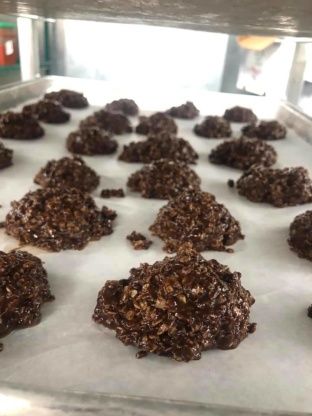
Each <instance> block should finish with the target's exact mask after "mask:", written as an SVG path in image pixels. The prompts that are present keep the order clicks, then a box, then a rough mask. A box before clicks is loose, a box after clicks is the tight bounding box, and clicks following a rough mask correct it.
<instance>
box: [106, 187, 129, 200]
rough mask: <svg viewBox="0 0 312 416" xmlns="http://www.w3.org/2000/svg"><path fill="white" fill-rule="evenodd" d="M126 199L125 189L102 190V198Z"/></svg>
mask: <svg viewBox="0 0 312 416" xmlns="http://www.w3.org/2000/svg"><path fill="white" fill-rule="evenodd" d="M112 197H115V198H124V197H125V193H124V190H123V189H121V188H120V189H102V190H101V198H112Z"/></svg>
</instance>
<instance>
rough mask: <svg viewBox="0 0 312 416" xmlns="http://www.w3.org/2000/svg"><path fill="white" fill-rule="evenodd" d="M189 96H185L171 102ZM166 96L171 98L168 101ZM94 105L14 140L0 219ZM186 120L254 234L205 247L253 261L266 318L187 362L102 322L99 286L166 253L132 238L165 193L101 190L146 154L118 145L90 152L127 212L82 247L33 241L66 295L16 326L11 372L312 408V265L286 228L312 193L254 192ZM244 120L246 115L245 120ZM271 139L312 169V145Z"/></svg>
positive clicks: (235, 264) (120, 182)
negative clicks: (127, 339)
mask: <svg viewBox="0 0 312 416" xmlns="http://www.w3.org/2000/svg"><path fill="white" fill-rule="evenodd" d="M122 95H124V94H120V91H118V92H116V91H115V93H114V92H113V93H111V95H110V96H109V95H108V94H106V95H105V94H104V95H103V96H102V102H103V105H104V104H105V103H106V102H107V101H109V100H110V99H111V98H113V97H114V98H120V96H122ZM224 97H225V96H222V95H220V97H219V99H218V100H217V102H216V101H215V102H209V106H208V107H209V108H210V113H211V114H213V113H214V112H215V113H220V114H222V112H220V111H221V110H220V109H223V110H224V109H225V108H227V107H228V106H229V101H226V99H225V98H224ZM131 98H132V97H131ZM133 98H136V97H135V96H133ZM186 98H188V97H186ZM244 100H245V101H246V99H245V97H243V98H242V97H238V96H236V97H234V96H233V98H232V103H231V104H234V101H235V102H236V103H245V101H244ZM179 103H180V97H179V98H177V100H176V101H175V102H171V103H170V105H172V104H179ZM195 103H196V100H195ZM253 103H254V109H255V111H256V112H258V114H259V113H260V114H265V113H266V112H268V105H267V104H265V103H266V102H265V101H261V100H259V102H258V101H257V100H254V101H253ZM257 103H258V104H257ZM166 104H167V103H166ZM166 104H164V106H163V109H165V108H167V107H168V105H166ZM168 104H169V103H168ZM208 107H207V108H208ZM146 108H148V107H146ZM149 109H150V108H149ZM155 109H156V106H155ZM93 111H94V108H89V109H88V110H76V111H74V110H73V111H71V113H72V121H71V122H70V123H69V124H67V125H65V126H47V125H45V126H44V127H45V129H46V136H45V138H43V139H41V140H38V141H31V142H17V141H13V140H6V141H5V143H6V145H7V146H8V147H10V148H13V149H14V152H15V153H14V165H13V166H12V167H10V168H8V169H5V170H2V171H1V172H0V189H1V193H0V203H1V204H2V205H3V207H2V208H1V209H0V220H3V219H4V217H5V214H6V213H7V211H8V210H9V203H10V201H11V200H13V199H19V198H21V197H22V196H23V195H24V194H25V193H26V192H27V191H28V190H29V189H35V188H36V186H35V185H34V184H33V183H32V179H33V177H34V175H35V173H36V172H37V171H38V169H39V168H40V167H41V166H42V165H44V164H45V163H46V161H47V160H49V159H52V158H59V157H62V156H64V155H66V154H67V151H66V149H65V138H66V136H67V134H68V133H69V132H70V131H71V130H73V129H75V128H76V126H77V125H78V122H79V120H80V119H82V118H83V117H85V116H86V115H88V114H89V113H91V112H93ZM206 114H208V111H207V113H206ZM273 116H274V115H273V114H272V117H273ZM136 122H137V120H135V119H133V123H136ZM178 123H179V135H180V136H181V137H185V138H187V139H188V140H189V141H190V142H191V144H192V145H193V146H194V148H195V149H196V150H197V151H198V152H199V154H200V161H199V162H198V164H197V165H196V166H195V167H194V169H195V170H196V171H197V173H198V174H199V175H200V177H201V179H202V189H203V190H206V191H209V192H212V193H214V194H215V195H216V197H217V199H218V201H220V202H222V203H224V204H225V205H226V206H227V207H228V208H229V210H230V211H231V213H232V214H233V215H234V216H235V217H236V218H237V219H238V220H239V221H240V222H241V226H242V230H243V232H244V234H245V235H246V239H245V240H244V241H240V242H238V243H237V244H235V246H234V247H233V248H234V249H235V253H234V254H228V253H218V252H204V253H203V255H204V256H205V257H206V258H207V259H210V258H216V259H217V260H218V261H220V262H222V263H224V264H227V265H229V266H230V268H231V269H232V270H233V271H234V270H238V271H240V272H242V283H243V285H244V286H245V287H246V288H247V289H249V290H250V291H251V293H252V294H253V295H254V297H255V298H256V303H255V305H254V306H253V307H252V313H251V320H252V321H255V322H257V323H258V327H257V331H256V333H255V334H253V335H250V336H249V337H248V338H247V339H246V340H245V341H243V342H242V344H241V345H240V346H239V347H238V348H237V349H236V350H232V351H217V350H216V351H209V352H205V353H203V356H202V359H201V360H200V361H193V362H190V363H188V364H185V363H177V362H175V361H172V360H169V359H167V358H161V357H157V356H153V355H149V356H148V357H146V358H144V359H141V360H137V359H136V358H135V352H136V350H135V349H134V348H132V347H125V346H123V345H122V344H121V342H119V341H118V340H117V339H116V338H115V336H114V333H113V332H111V331H109V330H105V329H103V328H101V327H100V326H98V325H96V324H95V323H93V321H92V320H91V316H92V313H93V309H94V306H95V303H96V298H97V294H98V291H99V290H100V288H101V287H102V286H103V285H104V283H105V281H106V280H107V279H120V278H127V277H128V271H129V269H130V268H131V267H134V266H137V265H139V264H140V263H141V262H149V263H151V262H154V261H156V260H160V259H162V258H163V257H164V256H165V252H163V251H162V249H161V247H162V242H161V241H160V240H158V239H156V238H153V240H154V244H153V245H152V247H151V248H150V249H149V250H147V251H134V250H133V249H132V247H131V246H130V244H129V242H128V241H127V240H126V239H125V237H126V235H127V234H129V232H131V231H133V230H136V231H140V232H143V233H145V234H147V235H148V231H147V230H148V226H149V225H150V224H152V222H153V220H154V218H155V215H156V213H157V211H158V209H159V208H160V207H161V206H162V205H163V204H164V203H165V201H157V200H145V199H142V198H141V197H140V196H139V195H137V194H133V193H131V192H129V191H127V194H126V198H123V199H122V198H120V199H117V198H114V199H109V200H103V199H100V198H98V195H99V191H100V190H101V189H102V188H104V187H107V188H114V187H123V188H124V189H126V185H125V184H126V180H127V177H128V176H129V174H130V173H132V172H134V171H135V170H137V169H138V168H139V167H140V165H139V164H127V163H124V162H118V161H117V160H116V155H113V156H102V157H85V160H86V161H87V163H88V164H89V165H90V166H92V167H93V168H94V169H96V170H97V172H98V173H99V174H100V175H101V185H100V187H99V188H98V190H97V191H96V192H94V194H93V195H94V197H95V198H96V202H97V204H98V205H99V206H102V205H107V206H109V207H110V208H112V209H115V210H117V212H118V218H117V220H116V222H115V226H114V233H113V234H112V235H111V236H109V237H104V238H102V239H101V240H100V241H98V242H94V243H91V244H89V245H88V246H87V247H86V248H85V249H84V250H83V251H65V252H61V253H48V252H44V251H42V250H39V249H36V248H33V247H26V248H24V249H27V250H29V251H30V252H31V253H33V254H35V255H38V256H39V257H40V258H41V259H42V260H43V261H44V262H45V266H46V268H47V270H48V274H49V281H50V284H51V289H52V292H53V293H54V295H55V297H56V300H55V301H54V302H53V303H51V304H46V305H45V306H44V307H43V309H42V313H43V319H42V322H41V323H40V324H39V325H38V326H36V327H34V328H30V329H25V330H20V331H16V332H14V333H12V334H10V335H9V336H8V337H6V338H4V339H3V340H2V342H4V346H5V349H4V351H3V352H2V353H1V354H0V379H1V381H4V382H6V381H7V382H14V383H24V384H26V385H27V386H33V387H42V388H47V389H67V390H80V391H89V392H105V393H115V394H126V395H139V396H151V397H158V398H170V399H182V400H192V401H200V402H206V403H215V404H226V405H237V406H247V407H251V408H265V409H284V410H289V411H290V410H293V411H306V412H308V411H311V410H312V394H311V393H312V358H311V348H312V321H311V319H309V318H307V316H306V310H307V307H308V305H309V304H311V303H312V273H311V271H312V266H311V263H310V262H308V261H306V260H303V259H299V258H298V257H297V256H296V255H295V254H294V253H292V252H291V251H290V249H289V247H288V244H287V236H288V227H289V224H290V222H291V221H292V220H293V218H294V217H295V216H296V215H297V214H299V213H301V212H304V211H305V210H307V209H311V208H312V204H310V205H305V206H298V207H293V208H282V209H278V208H274V207H271V206H269V205H265V204H255V203H252V202H248V201H247V200H246V199H245V198H243V197H240V196H239V195H238V194H237V193H236V191H235V190H233V189H230V188H228V187H227V185H226V182H227V180H228V179H229V178H233V179H237V178H238V177H239V176H240V172H239V171H236V170H233V169H229V168H225V167H220V166H215V165H212V164H210V163H209V162H208V160H207V155H208V153H209V151H210V150H211V149H212V148H213V147H214V146H216V145H217V144H219V143H220V142H221V140H207V139H202V138H198V137H196V136H194V135H193V133H192V127H193V125H194V123H195V122H194V121H180V122H178ZM240 127H241V126H239V125H236V126H235V130H236V131H238V129H239V128H240ZM143 138H144V137H142V136H141V137H140V138H139V137H137V136H136V135H135V134H132V135H125V136H117V140H118V142H119V143H120V148H119V152H120V151H121V148H122V145H123V144H125V143H127V142H129V141H131V140H142V139H143ZM272 145H273V146H274V147H275V148H276V150H277V152H278V156H279V159H278V164H277V166H279V167H282V166H297V165H302V166H305V167H307V168H309V169H311V166H312V164H311V162H312V147H311V145H309V144H308V143H306V142H305V141H304V140H302V139H301V138H298V137H296V136H295V135H294V134H293V133H292V131H289V133H288V137H287V139H286V140H282V141H279V142H276V143H272ZM15 247H17V242H16V240H15V239H13V238H11V237H9V236H6V235H5V233H4V231H3V230H1V231H0V249H1V250H9V249H12V248H15Z"/></svg>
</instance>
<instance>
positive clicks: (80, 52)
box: [63, 20, 228, 91]
mask: <svg viewBox="0 0 312 416" xmlns="http://www.w3.org/2000/svg"><path fill="white" fill-rule="evenodd" d="M63 33H64V55H65V62H64V67H63V68H64V72H65V73H64V75H67V76H73V77H84V78H94V79H106V80H107V81H110V82H112V83H117V84H119V85H120V84H129V83H130V84H132V85H136V84H137V85H140V86H141V87H142V88H144V85H146V86H153V87H157V85H159V86H161V87H162V88H164V87H166V86H168V87H191V88H196V87H206V88H208V89H209V90H212V91H218V90H219V88H220V84H221V79H222V72H223V65H224V59H225V53H226V47H227V42H228V36H227V35H224V34H214V33H207V32H198V31H191V30H183V29H173V28H162V27H153V26H143V25H126V24H112V23H97V22H85V21H70V20H65V21H64V23H63Z"/></svg>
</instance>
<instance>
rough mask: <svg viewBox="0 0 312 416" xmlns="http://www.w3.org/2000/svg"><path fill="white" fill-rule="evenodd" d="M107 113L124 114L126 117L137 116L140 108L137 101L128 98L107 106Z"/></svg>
mask: <svg viewBox="0 0 312 416" xmlns="http://www.w3.org/2000/svg"><path fill="white" fill-rule="evenodd" d="M104 109H105V110H106V111H109V112H111V113H122V114H124V115H125V116H137V115H138V114H139V107H138V105H137V104H136V102H135V101H133V100H129V99H128V98H121V99H120V100H114V101H112V102H111V103H108V104H106V106H105V108H104Z"/></svg>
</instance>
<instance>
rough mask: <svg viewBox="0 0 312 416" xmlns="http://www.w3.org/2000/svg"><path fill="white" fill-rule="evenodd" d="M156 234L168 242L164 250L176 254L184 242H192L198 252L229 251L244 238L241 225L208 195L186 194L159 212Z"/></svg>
mask: <svg viewBox="0 0 312 416" xmlns="http://www.w3.org/2000/svg"><path fill="white" fill-rule="evenodd" d="M150 230H151V231H152V233H153V235H157V236H158V237H159V238H161V239H162V240H163V241H164V242H165V246H164V250H165V251H167V252H168V253H173V252H176V251H177V250H178V249H179V247H181V245H182V244H183V243H192V245H193V247H194V248H195V249H196V250H197V251H204V250H217V251H228V252H232V251H233V250H232V249H228V248H226V246H231V245H232V244H234V243H236V242H237V241H238V240H239V239H243V238H244V236H243V235H242V233H241V228H240V225H239V222H238V221H237V220H236V219H235V218H234V217H232V215H231V214H230V213H229V211H228V210H227V209H226V208H225V206H224V205H222V204H218V203H217V202H216V200H215V197H214V196H213V195H211V194H209V193H207V192H198V191H197V192H196V191H191V192H183V193H181V194H179V195H178V196H177V197H176V198H173V199H171V200H170V201H169V202H168V204H167V205H165V206H164V207H163V208H161V209H160V210H159V213H158V215H157V218H156V221H155V222H154V224H153V225H152V226H151V227H150Z"/></svg>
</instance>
